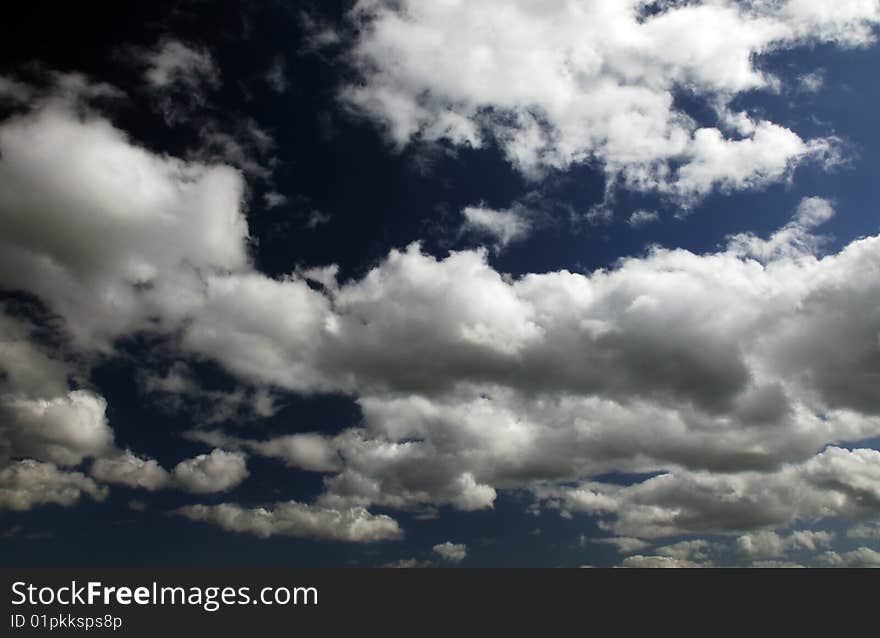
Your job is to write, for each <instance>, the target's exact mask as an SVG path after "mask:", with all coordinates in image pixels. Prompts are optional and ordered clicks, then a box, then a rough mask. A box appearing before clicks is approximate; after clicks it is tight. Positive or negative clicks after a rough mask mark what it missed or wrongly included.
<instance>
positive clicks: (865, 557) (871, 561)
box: [819, 547, 880, 568]
mask: <svg viewBox="0 0 880 638" xmlns="http://www.w3.org/2000/svg"><path fill="white" fill-rule="evenodd" d="M819 562H820V563H823V564H825V565H827V566H828V567H875V568H876V567H880V552H877V551H874V550H873V549H871V548H870V547H859V548H858V549H854V550H852V551H850V552H844V553H843V554H839V553H838V552H834V551H829V552H825V553H824V554H821V555H820V556H819Z"/></svg>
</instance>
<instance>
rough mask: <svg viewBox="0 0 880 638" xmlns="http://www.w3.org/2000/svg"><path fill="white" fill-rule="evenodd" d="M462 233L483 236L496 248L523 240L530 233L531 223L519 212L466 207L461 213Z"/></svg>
mask: <svg viewBox="0 0 880 638" xmlns="http://www.w3.org/2000/svg"><path fill="white" fill-rule="evenodd" d="M462 215H463V216H464V225H463V227H462V229H463V230H464V231H470V232H474V233H477V234H479V235H485V236H488V237H489V238H491V239H492V240H493V241H494V242H495V247H496V248H504V247H506V246H507V245H508V244H510V243H512V242H515V241H519V240H522V239H525V237H526V236H527V235H528V234H529V232H530V231H531V228H532V225H531V222H530V221H529V220H528V218H527V217H525V216H524V215H523V214H522V211H519V210H515V209H514V210H493V209H491V208H484V207H482V206H468V207H466V208H465V209H464V210H463V211H462Z"/></svg>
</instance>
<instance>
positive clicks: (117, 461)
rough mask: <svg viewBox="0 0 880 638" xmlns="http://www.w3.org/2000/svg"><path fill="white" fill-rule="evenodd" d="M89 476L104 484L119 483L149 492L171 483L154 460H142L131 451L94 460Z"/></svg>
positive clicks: (167, 475)
mask: <svg viewBox="0 0 880 638" xmlns="http://www.w3.org/2000/svg"><path fill="white" fill-rule="evenodd" d="M91 474H92V476H94V477H95V478H96V479H98V480H99V481H103V482H105V483H119V484H122V485H127V486H129V487H140V488H143V489H145V490H149V491H153V490H158V489H162V488H164V487H167V486H168V485H169V483H170V482H171V477H170V475H169V474H168V472H167V471H166V470H165V469H164V468H163V467H162V466H161V465H159V464H158V463H157V462H156V461H155V460H154V459H142V458H140V457H139V456H137V455H135V454H134V453H132V452H131V450H126V451H125V452H123V453H121V454H119V455H118V456H115V457H110V458H103V459H98V460H96V461H95V462H94V463H93V464H92V468H91Z"/></svg>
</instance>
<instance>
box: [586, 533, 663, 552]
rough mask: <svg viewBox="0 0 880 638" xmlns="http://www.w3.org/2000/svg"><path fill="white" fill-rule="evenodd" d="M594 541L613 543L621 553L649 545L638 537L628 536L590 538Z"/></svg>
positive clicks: (638, 549) (639, 549)
mask: <svg viewBox="0 0 880 638" xmlns="http://www.w3.org/2000/svg"><path fill="white" fill-rule="evenodd" d="M591 540H592V541H593V542H594V543H603V544H606V545H614V547H616V548H617V551H618V552H620V553H621V554H633V553H635V552H639V551H641V550H643V549H645V548H647V547H650V543H646V542H645V541H643V540H642V539H640V538H632V537H628V536H615V537H611V538H594V539H591Z"/></svg>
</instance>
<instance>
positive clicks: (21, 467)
mask: <svg viewBox="0 0 880 638" xmlns="http://www.w3.org/2000/svg"><path fill="white" fill-rule="evenodd" d="M83 494H85V495H87V496H90V497H91V498H93V499H95V500H98V501H100V500H103V499H104V498H106V496H107V488H105V487H101V486H99V485H98V484H97V483H95V482H94V481H93V480H92V479H90V478H89V477H87V476H85V475H83V474H81V473H80V472H66V471H63V470H59V469H58V467H56V466H55V465H53V464H52V463H41V462H39V461H34V460H32V459H25V460H23V461H17V462H15V463H12V464H11V465H8V466H6V467H4V468H2V469H0V509H10V510H28V509H31V508H32V507H35V506H37V505H47V504H50V503H51V504H56V505H61V506H63V507H69V506H71V505H73V504H75V503H76V502H77V501H79V499H80V497H81V496H82V495H83Z"/></svg>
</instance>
